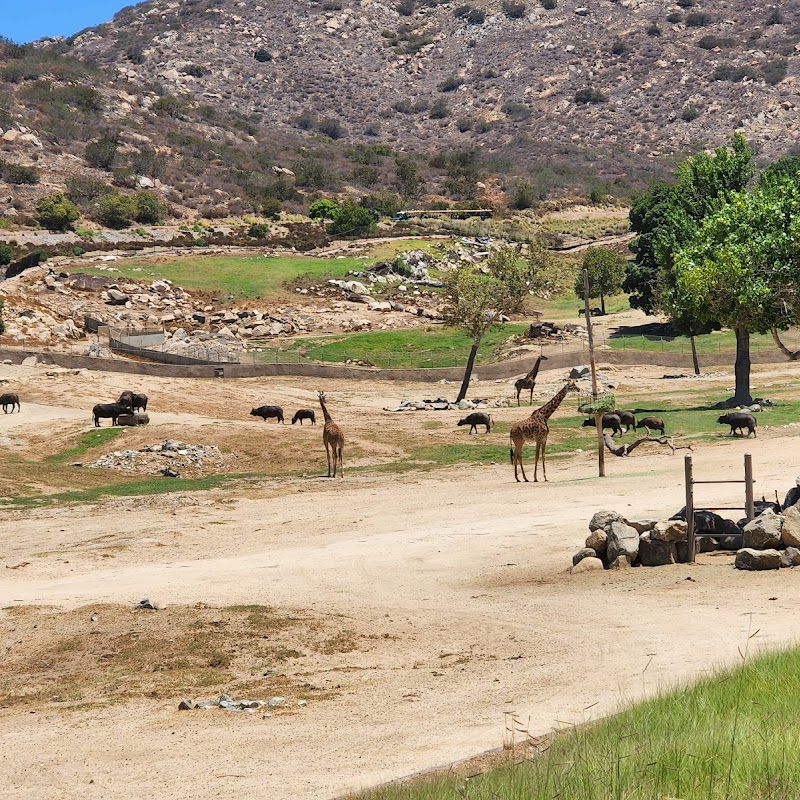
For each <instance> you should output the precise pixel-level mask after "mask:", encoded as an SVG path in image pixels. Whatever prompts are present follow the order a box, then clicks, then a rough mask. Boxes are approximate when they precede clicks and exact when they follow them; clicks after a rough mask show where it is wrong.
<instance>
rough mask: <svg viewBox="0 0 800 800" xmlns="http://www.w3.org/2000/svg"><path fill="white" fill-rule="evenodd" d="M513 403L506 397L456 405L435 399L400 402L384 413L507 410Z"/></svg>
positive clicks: (461, 401)
mask: <svg viewBox="0 0 800 800" xmlns="http://www.w3.org/2000/svg"><path fill="white" fill-rule="evenodd" d="M512 405H513V403H512V401H511V400H509V399H508V398H507V397H502V398H500V399H498V400H489V399H482V400H479V399H476V400H460V401H459V402H458V403H453V402H452V401H450V400H445V399H444V398H442V397H437V398H436V400H409V399H405V400H401V401H400V403H399V404H398V405H396V406H393V407H386V408H384V409H383V410H384V411H471V410H474V409H480V408H509V407H510V406H512Z"/></svg>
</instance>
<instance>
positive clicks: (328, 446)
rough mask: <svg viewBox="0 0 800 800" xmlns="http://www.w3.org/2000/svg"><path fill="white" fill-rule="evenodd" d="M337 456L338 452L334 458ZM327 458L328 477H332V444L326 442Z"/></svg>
mask: <svg viewBox="0 0 800 800" xmlns="http://www.w3.org/2000/svg"><path fill="white" fill-rule="evenodd" d="M335 457H336V454H335V453H334V458H335ZM325 458H327V459H328V477H329V478H330V477H331V449H330V445H329V444H328V443H327V442H325ZM335 468H336V462H335V461H334V469H335Z"/></svg>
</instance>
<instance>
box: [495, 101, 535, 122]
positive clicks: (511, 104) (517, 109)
mask: <svg viewBox="0 0 800 800" xmlns="http://www.w3.org/2000/svg"><path fill="white" fill-rule="evenodd" d="M501 110H502V112H503V113H504V114H505V115H506V116H507V117H508V118H509V119H510V120H513V121H514V122H523V121H524V120H526V119H528V117H530V115H531V114H532V113H533V112H532V111H531V109H530V106H526V105H525V103H517V102H515V101H514V100H509V101H508V102H507V103H503V106H502V109H501Z"/></svg>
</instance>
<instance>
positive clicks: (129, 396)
mask: <svg viewBox="0 0 800 800" xmlns="http://www.w3.org/2000/svg"><path fill="white" fill-rule="evenodd" d="M117 403H119V405H121V406H127V407H128V408H130V409H133V392H129V391H128V390H127V389H126V390H125V391H124V392H123V393H122V394H121V395H120V396H119V399H118V400H117Z"/></svg>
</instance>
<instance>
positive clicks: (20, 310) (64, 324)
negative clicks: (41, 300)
mask: <svg viewBox="0 0 800 800" xmlns="http://www.w3.org/2000/svg"><path fill="white" fill-rule="evenodd" d="M3 300H4V308H3V321H4V322H5V325H6V331H5V334H4V335H5V336H6V337H7V338H9V339H11V340H13V341H14V342H24V343H26V344H30V343H34V342H52V341H54V340H55V341H58V342H67V341H70V340H75V339H81V338H83V336H84V335H85V334H84V331H83V329H82V328H83V320H82V318H81V317H76V318H75V319H73V318H71V317H66V318H62V319H58V318H57V317H56V316H54V315H53V314H51V313H48V311H47V310H45V309H44V308H42V307H41V306H38V307H37V306H34V305H28V304H27V303H25V302H20V301H19V300H17V299H16V298H10V297H5V298H3Z"/></svg>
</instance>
